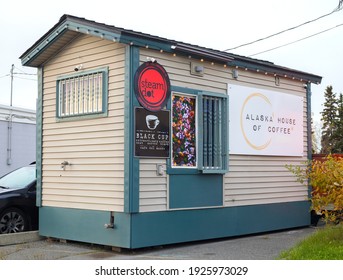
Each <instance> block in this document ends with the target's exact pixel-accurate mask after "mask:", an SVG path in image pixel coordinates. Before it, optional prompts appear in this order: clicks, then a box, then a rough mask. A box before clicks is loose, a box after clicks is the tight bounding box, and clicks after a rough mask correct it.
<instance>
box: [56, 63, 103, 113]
mask: <svg viewBox="0 0 343 280" xmlns="http://www.w3.org/2000/svg"><path fill="white" fill-rule="evenodd" d="M107 76H108V70H107V68H106V69H103V68H102V69H97V70H93V71H87V72H86V71H85V72H82V73H80V74H76V75H70V76H64V77H60V78H58V80H57V117H59V118H65V117H73V116H83V115H94V114H102V113H106V111H107V83H108V82H107V80H108V78H107Z"/></svg>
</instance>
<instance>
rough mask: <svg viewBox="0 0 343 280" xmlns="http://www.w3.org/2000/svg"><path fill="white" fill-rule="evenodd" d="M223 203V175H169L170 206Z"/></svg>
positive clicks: (188, 206) (199, 205)
mask: <svg viewBox="0 0 343 280" xmlns="http://www.w3.org/2000/svg"><path fill="white" fill-rule="evenodd" d="M222 205H223V176H222V175H217V174H211V175H210V174H209V175H206V176H204V175H202V174H198V175H172V176H170V177H169V208H170V209H173V208H194V207H214V206H222Z"/></svg>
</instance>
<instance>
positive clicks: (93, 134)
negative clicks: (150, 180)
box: [41, 35, 125, 211]
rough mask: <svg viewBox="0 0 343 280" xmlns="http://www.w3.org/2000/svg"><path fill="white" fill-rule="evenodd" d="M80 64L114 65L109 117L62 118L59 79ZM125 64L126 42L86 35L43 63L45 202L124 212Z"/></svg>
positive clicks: (88, 66)
mask: <svg viewBox="0 0 343 280" xmlns="http://www.w3.org/2000/svg"><path fill="white" fill-rule="evenodd" d="M79 64H83V67H84V69H85V70H91V69H96V68H99V67H109V85H108V116H107V117H100V118H85V119H82V117H80V119H78V120H73V121H57V120H56V78H57V77H58V76H60V75H66V74H73V73H75V72H74V67H75V65H79ZM124 68H125V46H123V45H121V44H117V43H113V42H111V41H107V40H102V39H100V38H96V37H91V36H86V35H80V36H79V37H77V38H76V39H74V40H73V41H72V42H71V43H69V44H68V45H67V46H66V47H65V48H64V49H63V50H62V51H61V52H60V53H58V54H57V55H56V56H55V57H54V58H53V59H51V60H50V61H48V62H47V63H46V64H45V65H44V68H43V109H42V112H43V123H42V129H43V136H42V203H41V205H42V206H53V207H65V208H79V209H89V210H108V211H123V207H124V85H125V82H124V81H125V73H124V72H125V70H124ZM65 160H66V161H68V162H70V163H71V164H72V165H71V166H68V167H67V168H66V169H65V171H63V170H61V163H62V162H63V161H65Z"/></svg>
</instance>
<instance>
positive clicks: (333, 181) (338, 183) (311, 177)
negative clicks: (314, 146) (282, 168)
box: [286, 155, 343, 223]
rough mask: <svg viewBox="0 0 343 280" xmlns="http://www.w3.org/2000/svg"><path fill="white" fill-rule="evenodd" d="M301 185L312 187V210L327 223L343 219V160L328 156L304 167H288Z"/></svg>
mask: <svg viewBox="0 0 343 280" xmlns="http://www.w3.org/2000/svg"><path fill="white" fill-rule="evenodd" d="M286 167H287V169H288V170H290V171H291V172H292V173H293V174H295V175H296V177H297V180H298V181H299V182H301V183H307V182H309V183H310V185H311V186H312V191H311V193H312V196H311V201H312V209H313V210H314V211H316V212H317V213H318V212H319V213H322V214H323V215H324V218H325V220H326V221H331V222H335V223H338V222H339V221H341V220H342V219H343V158H337V157H333V156H332V155H328V156H327V157H325V158H324V160H312V161H310V162H308V164H305V165H303V166H293V165H287V166H286Z"/></svg>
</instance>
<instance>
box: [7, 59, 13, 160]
mask: <svg viewBox="0 0 343 280" xmlns="http://www.w3.org/2000/svg"><path fill="white" fill-rule="evenodd" d="M13 70H14V64H12V67H11V98H10V114H9V116H8V126H7V130H8V131H7V165H11V164H12V125H13V123H12V119H13V116H12V105H13Z"/></svg>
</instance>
